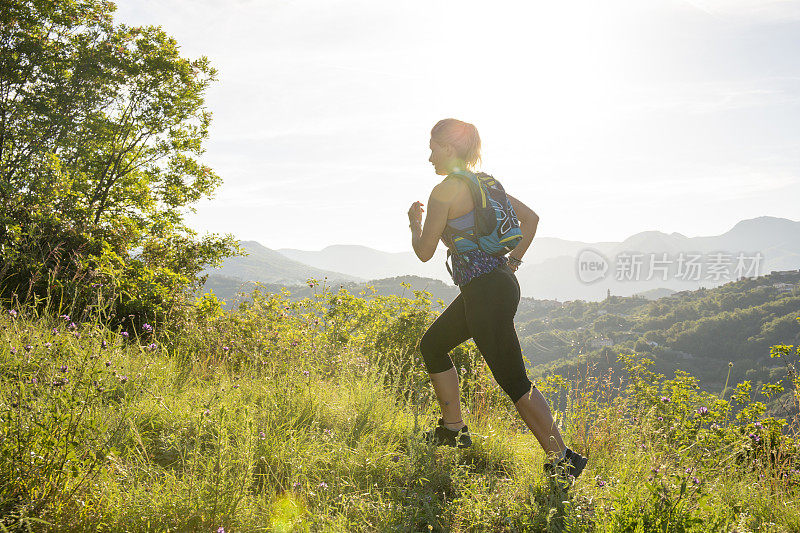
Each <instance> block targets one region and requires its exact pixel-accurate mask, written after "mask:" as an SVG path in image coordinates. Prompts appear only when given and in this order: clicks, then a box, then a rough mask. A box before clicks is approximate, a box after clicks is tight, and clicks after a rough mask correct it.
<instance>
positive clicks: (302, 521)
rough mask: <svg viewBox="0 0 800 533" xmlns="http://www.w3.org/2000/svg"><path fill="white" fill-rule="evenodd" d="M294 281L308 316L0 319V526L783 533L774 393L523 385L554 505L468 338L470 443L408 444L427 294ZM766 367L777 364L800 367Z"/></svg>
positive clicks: (780, 441) (792, 475)
mask: <svg viewBox="0 0 800 533" xmlns="http://www.w3.org/2000/svg"><path fill="white" fill-rule="evenodd" d="M311 285H312V287H313V288H314V289H315V294H314V295H313V296H312V297H310V298H306V299H303V300H300V301H292V300H290V299H289V297H288V296H289V295H288V291H284V292H282V293H271V294H270V293H262V292H259V291H256V292H254V293H253V294H252V295H251V298H250V299H249V300H248V301H246V302H244V303H243V304H242V305H241V306H240V307H239V308H238V309H236V310H234V311H230V312H223V311H222V310H221V307H220V304H219V302H218V301H217V300H216V299H215V298H213V297H211V296H207V297H205V298H203V299H200V300H199V301H198V302H197V303H196V305H195V306H194V311H193V314H192V316H191V317H190V318H189V319H188V320H187V321H186V322H185V323H184V324H182V325H181V328H180V332H179V333H168V332H169V331H172V329H171V328H162V327H161V325H158V324H154V325H151V324H143V325H142V326H141V327H139V328H137V330H136V331H122V330H120V329H116V330H111V329H108V328H107V327H105V326H103V321H102V309H104V308H105V307H104V306H103V305H100V306H99V309H100V310H101V311H100V312H99V314H98V315H97V316H96V317H95V318H87V319H86V320H85V321H83V322H78V321H76V320H73V318H71V317H69V316H68V315H69V314H70V312H69V311H65V310H58V309H52V308H50V309H49V310H48V311H44V312H40V313H37V312H35V311H34V310H32V309H31V308H20V309H10V310H9V309H6V310H4V311H2V315H1V316H0V328H2V330H1V333H0V337H2V338H1V339H0V379H2V383H0V454H1V455H2V462H0V516H2V518H1V522H0V523H2V524H3V527H4V528H5V529H7V530H19V529H23V528H28V527H29V528H30V529H31V530H34V531H45V530H54V531H226V532H231V531H732V530H736V531H797V530H798V529H800V512H799V511H798V506H797V505H796V501H797V498H798V496H799V495H800V471H798V468H799V467H798V450H797V446H796V441H795V440H794V438H795V432H796V429H797V422H796V420H795V421H789V422H788V423H787V422H786V421H784V420H782V419H776V418H772V417H770V416H767V415H766V414H765V412H764V410H765V404H764V402H765V401H768V400H769V399H770V398H772V397H774V396H775V395H776V394H779V393H781V392H782V391H781V387H780V386H762V387H758V388H755V387H753V386H752V384H751V383H748V382H746V381H745V382H742V383H739V384H736V385H735V386H733V384H731V385H732V387H731V390H732V392H731V393H730V394H728V395H726V396H725V397H724V398H720V397H717V396H714V395H711V394H708V393H706V392H703V391H701V390H700V389H699V387H698V386H697V382H696V380H695V378H694V377H692V376H691V375H688V374H686V373H682V372H680V373H678V374H677V375H675V376H671V377H664V376H662V375H657V374H654V373H652V372H651V370H650V369H649V362H648V361H647V360H646V359H644V358H641V357H639V356H636V355H633V354H631V353H625V352H620V353H619V354H618V356H619V362H620V364H621V366H622V367H623V368H624V371H623V372H618V373H610V374H605V375H583V376H582V377H581V378H580V379H579V380H577V381H570V380H567V379H564V378H562V377H560V376H557V375H550V376H549V377H548V378H547V379H546V380H543V381H540V382H539V387H540V389H541V390H542V391H543V393H544V394H545V395H546V396H547V397H548V399H549V401H550V402H551V405H552V407H553V408H554V414H555V415H556V418H557V420H558V423H559V424H560V425H561V428H562V431H563V433H564V435H565V438H566V440H567V442H568V443H570V444H571V445H572V446H573V447H574V448H576V449H578V450H581V451H583V452H584V453H585V454H586V455H588V456H589V458H590V462H589V466H588V467H587V470H586V471H585V472H584V474H583V475H582V476H581V477H580V478H579V479H578V480H577V481H576V482H575V484H574V486H572V487H571V488H570V489H569V490H568V491H566V492H565V491H563V490H562V489H560V488H559V487H558V486H555V485H553V484H552V483H550V482H549V480H548V478H546V477H545V476H544V475H543V473H542V464H543V461H544V456H543V454H542V452H541V450H540V448H539V446H538V444H537V443H536V441H535V439H534V437H533V436H532V435H530V434H529V433H526V432H525V431H524V426H523V424H522V422H521V420H519V419H518V416H517V415H516V411H515V409H514V407H513V405H511V403H510V401H509V400H508V398H507V397H506V396H505V395H504V394H503V393H502V391H501V390H500V389H499V387H498V386H497V385H496V384H495V383H494V381H493V379H492V377H491V374H490V372H489V371H488V369H487V367H486V366H485V364H484V362H483V360H482V358H481V356H480V354H479V352H478V351H477V349H476V348H475V346H474V344H473V343H472V342H471V341H470V342H467V343H465V344H463V345H461V346H459V347H457V348H456V349H455V350H454V351H453V353H452V355H453V359H454V361H455V362H456V365H457V366H458V368H459V374H460V376H461V387H462V399H463V403H464V406H465V408H466V409H465V411H466V413H467V417H468V420H467V422H468V424H469V426H470V428H471V430H472V432H473V434H474V435H473V438H474V441H475V444H474V445H473V447H472V448H469V449H466V450H457V449H450V448H446V449H442V448H435V447H430V446H428V445H426V444H422V443H420V442H419V438H420V434H421V431H422V430H423V429H426V428H427V427H430V426H431V425H432V424H434V423H435V421H436V418H437V417H438V406H437V403H436V401H435V398H434V396H433V392H432V388H431V386H430V383H429V380H428V378H427V374H426V373H425V371H424V367H423V365H422V362H421V360H420V357H419V352H418V351H417V342H418V339H419V337H420V336H421V334H422V332H423V331H424V330H425V328H426V327H427V325H428V324H430V322H431V321H432V320H433V318H434V313H433V312H432V311H431V307H430V299H429V294H428V293H425V292H420V291H414V297H409V298H401V297H397V296H389V297H386V296H380V295H374V294H373V295H372V297H368V298H359V297H358V296H357V295H352V294H350V293H349V292H347V291H345V290H343V289H342V290H339V291H331V290H330V289H329V288H327V287H318V286H317V285H316V283H315V282H314V281H313V280H312V281H311ZM112 307H113V306H110V305H109V306H108V308H112ZM772 351H773V355H775V356H780V357H781V360H783V361H786V362H787V363H789V364H790V367H791V365H795V364H796V363H797V359H798V355H800V354H798V350H797V349H796V348H794V347H792V346H776V347H775V348H773V350H772ZM791 368H794V367H791ZM795 376H796V375H795ZM790 385H791V387H792V389H791V393H792V394H793V396H794V399H795V401H797V400H798V396H797V388H796V387H797V385H798V382H797V378H796V377H795V378H794V380H792V381H790ZM48 524H49V525H48Z"/></svg>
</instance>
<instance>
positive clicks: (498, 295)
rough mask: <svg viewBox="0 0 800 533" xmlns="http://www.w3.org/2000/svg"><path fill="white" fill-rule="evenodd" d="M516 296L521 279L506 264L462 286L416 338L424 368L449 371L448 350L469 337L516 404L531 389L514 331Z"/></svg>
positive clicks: (517, 301) (517, 300)
mask: <svg viewBox="0 0 800 533" xmlns="http://www.w3.org/2000/svg"><path fill="white" fill-rule="evenodd" d="M519 298H520V291H519V281H517V276H516V275H515V274H514V271H513V270H511V268H510V267H509V266H508V265H506V264H503V265H500V266H498V267H497V268H495V269H494V270H492V271H491V272H488V273H486V274H482V275H480V276H478V277H476V278H473V279H472V280H470V281H469V282H468V283H467V284H466V285H464V286H462V287H461V294H459V295H458V296H456V298H455V300H453V301H452V302H451V303H450V305H449V306H448V307H447V309H445V310H444V311H442V314H440V315H439V316H438V317H437V318H436V320H435V321H434V322H433V324H431V326H430V327H429V328H428V330H427V331H426V332H425V334H424V335H422V339H421V340H420V348H419V349H420V352H422V358H423V360H424V361H425V367H426V368H427V370H428V372H429V373H431V374H435V373H437V372H444V371H445V370H449V369H451V368H452V367H453V366H454V365H453V360H452V359H451V358H450V354H449V352H450V350H452V349H453V348H455V347H456V346H458V345H459V344H461V343H462V342H464V341H466V340H467V339H469V338H472V339H473V340H474V341H475V344H476V345H477V346H478V349H479V350H480V352H481V354H482V355H483V358H484V359H485V360H486V364H488V365H489V369H490V370H491V371H492V375H493V376H494V379H495V381H497V383H498V384H499V385H500V387H501V388H502V389H503V390H504V391H505V393H506V394H508V396H509V397H510V398H511V400H513V401H514V402H515V403H516V402H517V400H519V399H520V398H522V396H523V395H525V394H527V393H528V392H529V391H530V389H531V381H530V380H529V379H528V374H527V372H526V371H525V363H523V361H522V350H521V349H520V346H519V339H518V338H517V332H516V330H515V329H514V315H515V314H516V312H517V306H518V305H519Z"/></svg>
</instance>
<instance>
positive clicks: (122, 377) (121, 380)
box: [119, 376, 128, 383]
mask: <svg viewBox="0 0 800 533" xmlns="http://www.w3.org/2000/svg"><path fill="white" fill-rule="evenodd" d="M119 382H120V383H127V382H128V376H120V377H119Z"/></svg>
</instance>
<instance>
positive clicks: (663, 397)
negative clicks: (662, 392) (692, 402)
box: [661, 396, 670, 403]
mask: <svg viewBox="0 0 800 533" xmlns="http://www.w3.org/2000/svg"><path fill="white" fill-rule="evenodd" d="M661 401H662V402H664V403H669V402H670V399H669V398H668V397H667V396H662V397H661Z"/></svg>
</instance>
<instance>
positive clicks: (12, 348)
mask: <svg viewBox="0 0 800 533" xmlns="http://www.w3.org/2000/svg"><path fill="white" fill-rule="evenodd" d="M8 351H10V352H11V355H17V349H16V348H14V347H13V346H12V347H11V348H9V349H8Z"/></svg>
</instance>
